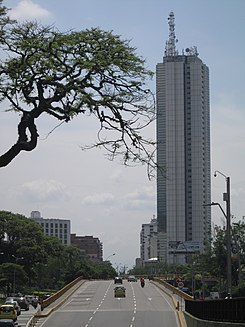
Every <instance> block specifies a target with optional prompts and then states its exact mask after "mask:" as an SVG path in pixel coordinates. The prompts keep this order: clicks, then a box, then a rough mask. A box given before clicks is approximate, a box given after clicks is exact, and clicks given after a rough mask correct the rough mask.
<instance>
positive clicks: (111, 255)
mask: <svg viewBox="0 0 245 327" xmlns="http://www.w3.org/2000/svg"><path fill="white" fill-rule="evenodd" d="M114 255H116V253H112V254H110V255H108V257H107V258H106V259H105V261H107V260H108V259H109V258H110V257H113V256H114Z"/></svg>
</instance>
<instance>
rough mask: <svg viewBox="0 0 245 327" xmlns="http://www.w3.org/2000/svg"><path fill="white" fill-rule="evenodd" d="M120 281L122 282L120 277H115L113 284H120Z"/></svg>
mask: <svg viewBox="0 0 245 327" xmlns="http://www.w3.org/2000/svg"><path fill="white" fill-rule="evenodd" d="M122 283H123V280H122V278H121V277H115V279H114V284H122Z"/></svg>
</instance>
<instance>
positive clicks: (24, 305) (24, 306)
mask: <svg viewBox="0 0 245 327" xmlns="http://www.w3.org/2000/svg"><path fill="white" fill-rule="evenodd" d="M15 299H16V301H17V302H18V304H19V306H20V308H21V309H24V310H26V311H28V310H29V302H28V301H27V299H26V298H25V296H20V297H16V298H15Z"/></svg>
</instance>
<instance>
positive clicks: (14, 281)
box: [12, 254, 24, 295]
mask: <svg viewBox="0 0 245 327" xmlns="http://www.w3.org/2000/svg"><path fill="white" fill-rule="evenodd" d="M12 257H13V258H14V259H15V264H17V260H22V259H24V258H23V257H21V258H18V257H16V256H15V255H14V254H12ZM15 285H16V267H14V280H13V293H14V295H15Z"/></svg>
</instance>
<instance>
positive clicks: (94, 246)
mask: <svg viewBox="0 0 245 327" xmlns="http://www.w3.org/2000/svg"><path fill="white" fill-rule="evenodd" d="M71 244H73V245H75V246H77V247H78V248H79V249H80V251H81V252H82V253H83V254H84V255H86V256H88V257H89V258H90V259H91V260H93V261H103V245H102V242H101V241H100V240H99V239H98V238H97V237H93V236H77V235H76V234H71Z"/></svg>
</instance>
